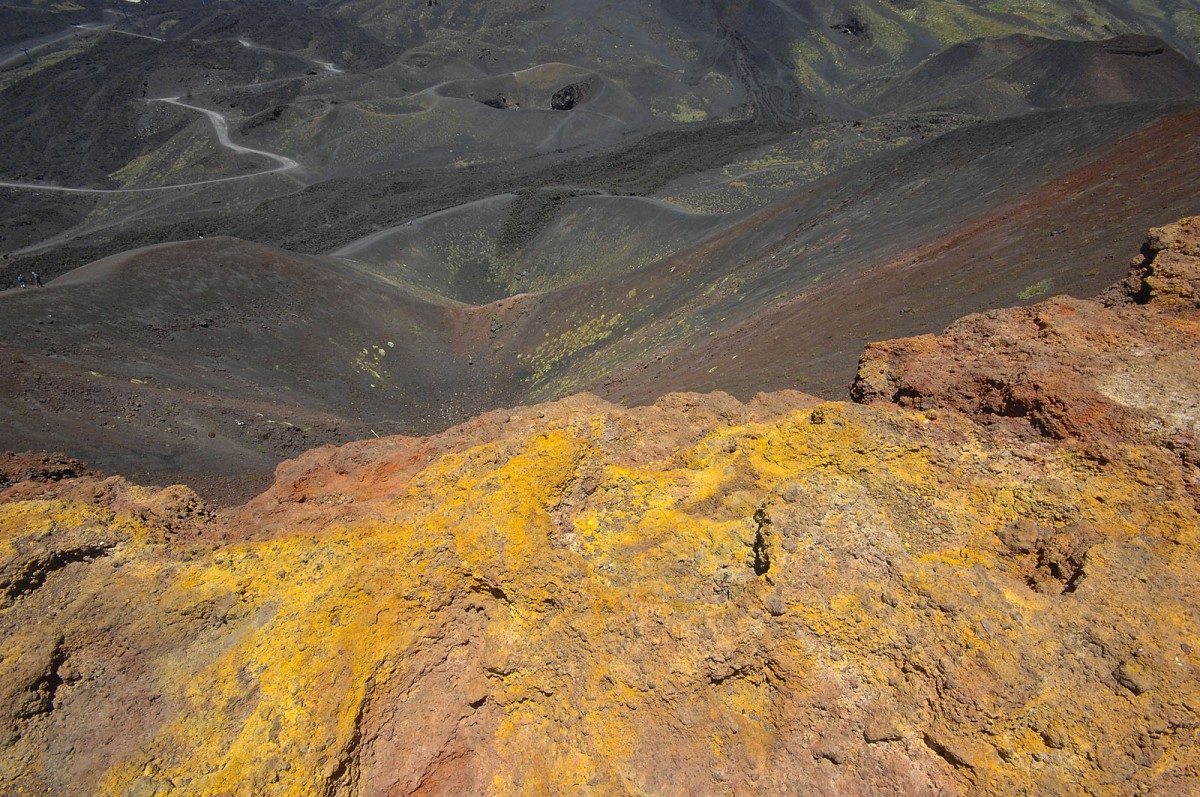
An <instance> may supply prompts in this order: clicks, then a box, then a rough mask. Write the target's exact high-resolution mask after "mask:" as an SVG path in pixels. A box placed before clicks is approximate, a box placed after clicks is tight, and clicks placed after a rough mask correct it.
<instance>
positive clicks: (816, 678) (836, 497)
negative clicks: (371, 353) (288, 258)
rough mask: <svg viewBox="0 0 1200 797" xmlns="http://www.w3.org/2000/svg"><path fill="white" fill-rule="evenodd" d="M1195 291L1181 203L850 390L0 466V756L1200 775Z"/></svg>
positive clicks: (1077, 782)
mask: <svg viewBox="0 0 1200 797" xmlns="http://www.w3.org/2000/svg"><path fill="white" fill-rule="evenodd" d="M1198 314H1200V218H1193V219H1189V220H1185V221H1184V222H1182V223H1180V224H1177V225H1172V226H1171V227H1169V228H1165V229H1161V230H1156V231H1154V232H1153V233H1152V235H1151V237H1150V239H1149V241H1148V242H1147V246H1146V247H1145V249H1144V253H1143V255H1142V256H1141V257H1139V258H1138V259H1137V261H1136V268H1135V270H1134V273H1133V275H1132V277H1131V278H1130V279H1129V281H1128V282H1127V283H1126V284H1125V285H1123V286H1120V287H1118V288H1116V289H1114V290H1113V291H1111V292H1110V293H1109V294H1108V295H1107V296H1106V300H1105V301H1104V302H1100V301H1095V300H1092V301H1082V300H1069V299H1064V298H1056V299H1053V300H1051V301H1048V302H1045V303H1043V304H1041V305H1039V306H1036V307H1033V308H1027V309H1017V310H1008V311H995V312H992V313H989V314H988V315H986V316H983V317H973V318H968V319H964V320H963V321H961V322H960V323H959V324H957V325H956V326H955V327H954V329H953V330H952V331H951V332H950V333H949V334H948V335H947V336H945V337H939V338H935V337H925V338H918V339H913V340H908V341H894V342H891V343H888V344H881V345H878V346H874V347H872V348H871V349H869V350H868V352H867V354H866V355H865V356H864V361H863V366H862V370H861V375H860V380H859V392H860V394H861V396H862V397H863V398H864V399H871V400H873V401H874V402H875V403H873V404H870V405H867V406H864V405H857V404H846V403H840V402H821V401H820V400H819V399H816V398H815V397H812V396H806V395H804V394H799V393H777V394H768V395H763V396H760V397H758V398H756V399H755V400H754V401H753V402H750V403H748V404H742V403H739V402H737V401H736V400H734V399H732V398H731V397H729V396H727V395H723V394H719V393H717V394H710V395H706V396H700V395H694V394H693V395H686V394H684V395H680V394H676V395H672V396H668V397H665V398H664V399H662V400H661V401H660V402H658V403H656V404H655V405H654V406H652V407H643V408H636V409H625V408H620V407H616V406H613V405H611V404H608V403H605V402H603V401H600V400H598V399H596V398H595V397H591V396H587V395H581V396H575V397H572V398H569V399H566V400H564V401H560V402H557V403H554V404H547V405H540V406H537V407H531V408H527V409H522V410H516V411H501V412H496V413H491V414H488V415H485V416H481V417H480V418H477V419H475V420H473V421H471V422H469V423H467V424H464V425H462V426H460V427H457V428H454V429H451V430H449V431H447V432H444V433H442V434H439V435H436V436H433V437H428V438H406V437H390V438H385V439H382V440H374V439H372V440H366V441H363V442H358V443H353V444H350V445H347V446H344V447H341V448H334V447H326V448H323V449H319V450H316V451H312V452H309V453H307V454H305V455H304V456H302V457H300V458H299V459H297V460H294V461H291V462H288V463H286V464H285V465H284V466H282V467H281V468H280V469H279V471H278V474H277V478H276V481H275V483H274V485H273V486H272V487H271V489H270V490H268V491H267V492H265V493H264V494H262V495H261V496H259V497H258V498H256V499H255V500H254V501H252V502H250V503H249V504H246V505H245V506H243V507H239V508H235V509H230V510H228V511H225V512H222V513H220V514H218V515H216V516H212V515H211V514H209V513H208V512H206V511H205V510H204V507H203V506H202V505H201V504H200V503H199V502H198V501H197V500H196V498H195V496H194V495H193V494H191V493H190V491H188V490H186V489H185V488H181V487H174V488H169V489H167V490H162V491H150V490H142V489H138V488H133V487H130V486H129V485H128V484H127V483H126V482H124V481H123V480H121V479H120V478H111V479H107V480H104V479H102V478H100V477H96V476H92V475H84V474H81V472H80V469H79V468H78V466H77V465H75V464H73V463H70V462H65V461H62V460H54V459H47V458H40V459H36V460H19V459H13V458H7V459H5V460H4V461H3V462H2V463H0V467H2V468H3V469H2V470H0V474H2V475H0V478H3V481H2V482H0V486H3V487H5V488H6V489H4V492H3V493H2V494H0V520H2V522H0V638H2V639H3V643H4V651H5V656H4V658H3V660H0V712H2V715H3V717H4V719H5V728H6V729H8V730H7V735H6V736H5V737H4V739H3V747H0V784H3V785H4V786H5V787H6V788H8V790H9V791H12V790H13V789H18V788H23V789H30V790H36V791H38V792H42V793H49V794H56V795H64V797H68V796H73V795H93V794H101V795H119V794H130V793H154V792H156V791H163V790H169V791H173V792H178V793H185V794H217V793H220V794H224V793H240V792H244V793H252V794H256V795H273V794H294V793H306V794H307V793H311V794H322V795H382V794H396V793H418V794H430V795H433V794H445V795H450V794H465V793H482V792H485V791H486V792H488V793H495V794H532V793H537V794H579V793H605V794H645V793H654V794H679V795H684V794H697V793H703V794H729V795H733V794H744V793H757V794H779V795H783V794H795V793H797V792H800V791H803V792H805V793H812V794H820V795H825V794H828V795H834V794H879V793H891V794H899V795H910V794H911V795H923V794H930V793H940V794H973V795H1019V794H1029V793H1039V794H1071V793H1079V792H1080V791H1083V792H1085V793H1089V794H1094V795H1124V794H1129V793H1131V792H1134V793H1147V794H1187V793H1192V792H1194V791H1195V790H1196V788H1197V786H1198V785H1200V783H1198V780H1197V766H1198V765H1200V741H1198V739H1197V728H1200V694H1198V693H1197V684H1200V639H1198V638H1197V628H1200V605H1198V604H1197V595H1200V566H1198V562H1200V558H1198V553H1200V469H1198V463H1200V458H1198V457H1200V450H1198V449H1197V446H1196V440H1197V438H1196V420H1197V418H1198V417H1200V406H1198V404H1197V397H1198V396H1200V382H1198V381H1197V380H1198V379H1200V373H1198V372H1197V368H1196V363H1195V358H1194V356H1193V355H1194V352H1195V351H1196V350H1197V348H1198V347H1200V339H1198V330H1200V323H1198V322H1200V315H1198ZM998 340H999V341H1001V342H1003V344H1004V348H1003V350H1002V351H996V349H995V347H994V344H996V343H997V341H998ZM937 374H940V375H941V376H937ZM1148 375H1152V376H1153V380H1154V381H1153V382H1152V383H1150V384H1148V383H1147V382H1146V381H1145V378H1146V377H1147V376H1148ZM1023 380H1024V381H1023ZM979 388H984V391H983V392H982V393H980V392H979ZM893 389H895V390H896V392H895V394H894V396H891V395H889V394H891V393H892V391H893ZM989 390H990V391H991V392H988V391H989ZM891 398H894V399H895V400H896V401H899V402H901V403H902V404H904V405H906V406H897V404H895V403H892V401H890V400H889V399H891ZM1022 408H1023V409H1022ZM995 415H1000V416H1003V417H1001V418H998V419H996V418H995V417H994V416H995Z"/></svg>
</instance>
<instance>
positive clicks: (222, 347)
mask: <svg viewBox="0 0 1200 797" xmlns="http://www.w3.org/2000/svg"><path fill="white" fill-rule="evenodd" d="M3 302H4V312H3V313H2V314H0V339H2V340H3V341H4V342H3V344H0V347H2V349H3V354H4V356H3V363H4V365H3V368H4V378H3V380H2V381H3V385H4V387H3V389H2V390H3V400H0V419H2V420H0V428H2V429H3V439H4V447H5V448H9V449H18V450H19V449H25V448H40V449H61V450H67V451H71V452H74V453H75V454H77V455H78V456H81V457H84V458H87V459H89V460H91V461H93V462H95V463H97V464H100V463H103V466H104V467H106V468H110V469H112V470H113V471H117V470H119V471H122V472H128V473H130V474H132V475H134V476H135V477H136V478H140V479H147V478H149V479H153V480H159V481H162V480H172V479H173V480H181V479H182V480H186V481H190V482H196V481H197V480H199V481H200V482H201V483H202V484H203V483H207V482H208V481H209V477H210V476H214V477H217V478H216V479H215V481H216V482H217V486H218V487H224V486H227V485H225V484H223V481H230V480H235V479H240V478H244V477H246V476H249V475H254V474H257V475H259V476H262V475H265V474H266V473H269V472H270V470H271V469H272V468H273V467H274V464H275V462H277V461H278V460H279V459H280V458H281V457H283V456H288V455H292V454H295V453H298V452H300V451H303V450H305V449H307V448H309V447H311V446H313V445H316V444H318V443H321V442H326V441H329V440H348V439H354V438H362V437H367V436H370V435H371V433H372V430H373V431H374V432H376V433H379V434H383V433H387V432H395V431H415V430H421V429H433V428H440V427H444V426H445V425H447V424H448V423H449V422H450V421H452V420H457V418H458V417H460V413H461V412H462V411H463V410H461V409H460V410H458V411H457V412H456V414H455V415H454V416H453V417H446V416H445V413H447V412H450V411H451V407H450V403H451V402H452V401H453V400H454V397H455V396H456V395H460V394H466V393H467V385H468V377H469V375H468V373H467V372H466V371H465V370H463V369H462V368H461V367H457V366H458V365H461V362H457V363H456V365H455V367H448V364H449V363H450V362H451V361H454V359H455V353H454V352H453V351H451V350H450V343H449V342H448V336H447V331H446V320H445V315H446V311H445V308H444V307H439V306H434V305H430V304H429V303H427V302H424V301H421V300H418V299H415V298H413V297H412V296H410V295H408V294H406V293H405V292H404V291H401V290H399V289H396V288H395V287H393V286H391V285H389V284H387V283H384V282H382V281H380V280H378V279H377V278H374V277H372V276H370V275H368V274H366V273H363V272H360V271H357V270H355V269H352V268H349V267H345V266H343V265H342V264H339V263H337V262H334V261H328V260H317V259H314V258H309V257H303V256H297V255H292V254H289V253H285V252H281V251H279V250H274V249H270V248H268V247H264V246H261V245H257V244H249V243H246V242H243V241H236V240H233V239H207V240H203V241H192V242H188V243H178V244H164V245H160V246H156V247H150V248H147V249H143V250H138V251H136V252H131V253H129V254H125V255H119V256H115V257H112V258H108V259H106V260H102V261H98V262H96V263H93V264H91V265H89V266H87V267H84V268H81V269H78V270H76V271H74V272H72V273H71V274H69V275H67V276H66V277H63V278H60V279H58V280H55V281H53V282H52V283H51V284H49V285H48V286H47V287H46V288H45V289H42V290H29V291H25V292H20V293H10V294H7V295H5V296H4V297H3ZM392 361H395V363H396V365H395V366H392V365H391V363H392ZM401 364H402V365H401ZM480 398H481V397H480V396H478V395H472V396H470V397H469V398H464V400H463V401H464V403H465V404H468V405H469V406H467V407H465V408H463V409H465V410H468V411H473V410H474V408H475V406H476V405H475V404H474V403H472V402H477V401H479V399H480ZM389 418H394V419H397V420H395V421H390V420H388V419H389ZM201 477H203V478H201ZM256 486H261V485H260V484H256V483H248V484H243V485H241V486H240V488H239V489H240V491H241V492H240V494H242V495H245V494H247V491H250V490H253V489H254V488H255V487H256Z"/></svg>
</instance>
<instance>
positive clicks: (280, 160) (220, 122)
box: [0, 97, 300, 194]
mask: <svg viewBox="0 0 1200 797" xmlns="http://www.w3.org/2000/svg"><path fill="white" fill-rule="evenodd" d="M149 102H165V103H167V104H169V105H178V106H179V107H180V108H188V109H190V110H193V111H197V112H199V113H202V114H204V116H206V117H207V118H208V121H209V122H210V123H211V124H212V127H213V132H214V133H216V134H217V143H219V144H220V145H221V146H222V147H225V148H226V149H229V150H232V151H234V152H236V153H237V154H239V155H259V156H261V157H264V158H267V159H268V160H272V161H274V162H275V163H277V164H278V166H276V167H275V168H274V169H265V170H263V171H261V172H251V173H250V174H238V175H234V176H232V177H214V178H213V179H211V180H196V181H194V182H190V183H176V184H175V185H158V186H152V187H149V188H70V187H67V186H60V185H41V184H38V183H14V182H8V181H0V188H21V189H26V190H30V191H56V192H58V193H64V194H145V193H150V192H152V191H170V190H173V189H176V188H194V187H196V186H201V185H213V184H214V183H228V182H232V181H233V180H245V179H248V178H250V177H261V176H262V175H264V174H275V173H277V172H288V171H292V170H294V169H299V168H300V164H299V163H298V162H296V161H294V160H292V159H291V158H289V157H287V156H286V155H279V154H277V153H274V152H267V151H266V150H261V149H253V148H251V147H243V146H242V145H241V144H235V143H234V142H233V141H232V140H231V139H230V138H229V121H228V120H227V119H226V118H225V115H224V114H221V113H217V112H216V111H210V110H209V109H207V108H201V107H200V106H198V105H189V104H188V103H186V102H180V100H179V98H178V97H160V98H158V99H154V100H149Z"/></svg>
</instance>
